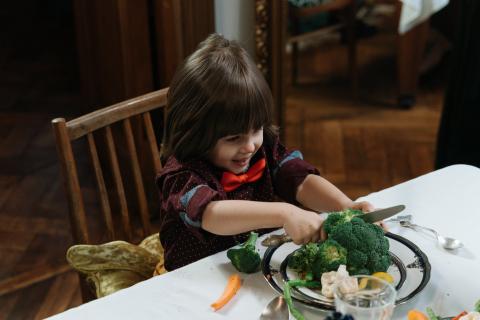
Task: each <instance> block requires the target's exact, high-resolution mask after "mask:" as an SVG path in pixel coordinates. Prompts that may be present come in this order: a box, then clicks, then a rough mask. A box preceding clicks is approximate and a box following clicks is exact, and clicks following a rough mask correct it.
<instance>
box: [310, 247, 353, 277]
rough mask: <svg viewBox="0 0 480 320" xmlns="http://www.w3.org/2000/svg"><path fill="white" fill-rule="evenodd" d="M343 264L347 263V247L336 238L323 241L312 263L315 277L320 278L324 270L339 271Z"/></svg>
mask: <svg viewBox="0 0 480 320" xmlns="http://www.w3.org/2000/svg"><path fill="white" fill-rule="evenodd" d="M341 264H347V249H345V248H344V247H342V246H341V245H340V244H339V243H338V242H337V241H335V240H331V239H328V240H326V241H325V242H322V243H321V244H320V246H319V247H318V253H317V255H316V257H315V260H314V261H313V263H312V272H313V275H314V278H315V279H320V278H321V277H322V273H324V272H328V271H337V270H338V267H339V266H340V265H341Z"/></svg>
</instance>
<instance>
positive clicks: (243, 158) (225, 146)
mask: <svg viewBox="0 0 480 320" xmlns="http://www.w3.org/2000/svg"><path fill="white" fill-rule="evenodd" d="M262 143H263V128H261V129H259V130H251V131H250V132H249V133H247V134H237V135H232V136H226V137H223V138H220V139H218V141H217V143H216V144H215V147H214V148H213V150H212V151H211V152H210V156H209V159H210V161H211V162H212V163H213V164H214V165H216V166H217V167H220V168H223V169H225V170H227V171H230V172H233V173H235V174H239V173H242V172H245V171H246V170H247V169H248V166H249V164H250V159H251V158H252V157H253V155H254V154H255V152H257V151H258V149H260V147H261V146H262Z"/></svg>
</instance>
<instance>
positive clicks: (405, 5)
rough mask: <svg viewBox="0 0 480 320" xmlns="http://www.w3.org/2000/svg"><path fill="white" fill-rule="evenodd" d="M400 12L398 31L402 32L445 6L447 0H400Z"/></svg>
mask: <svg viewBox="0 0 480 320" xmlns="http://www.w3.org/2000/svg"><path fill="white" fill-rule="evenodd" d="M401 1H402V12H401V13H400V23H399V24H398V32H399V33H400V34H403V33H405V32H407V31H409V30H410V29H412V28H413V27H415V26H416V25H417V24H419V23H421V22H423V21H425V20H426V19H428V17H430V16H431V15H432V14H434V13H435V12H437V11H438V10H440V9H442V8H443V7H445V6H446V5H447V4H448V2H449V0H401Z"/></svg>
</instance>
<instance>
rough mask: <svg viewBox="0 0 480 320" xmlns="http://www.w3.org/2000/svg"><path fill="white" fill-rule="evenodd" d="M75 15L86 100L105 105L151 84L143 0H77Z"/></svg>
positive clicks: (144, 89)
mask: <svg viewBox="0 0 480 320" xmlns="http://www.w3.org/2000/svg"><path fill="white" fill-rule="evenodd" d="M74 14H75V24H76V36H77V52H78V59H79V65H80V77H81V83H82V91H83V94H84V96H85V98H86V100H87V102H88V105H90V106H92V108H94V107H95V106H102V105H108V104H111V103H114V102H118V101H121V100H124V99H127V98H130V97H133V96H137V95H140V94H143V93H146V92H148V91H152V90H153V89H154V87H153V78H152V71H151V70H152V64H151V61H152V58H151V51H150V43H149V42H150V39H149V14H148V3H147V0H137V1H129V0H102V1H97V0H75V1H74ZM85 111H88V110H85Z"/></svg>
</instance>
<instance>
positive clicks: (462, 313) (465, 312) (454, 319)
mask: <svg viewBox="0 0 480 320" xmlns="http://www.w3.org/2000/svg"><path fill="white" fill-rule="evenodd" d="M466 314H467V311H462V312H461V313H460V314H459V315H458V316H456V317H455V318H453V319H452V320H458V319H460V318H461V317H463V316H464V315H466Z"/></svg>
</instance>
